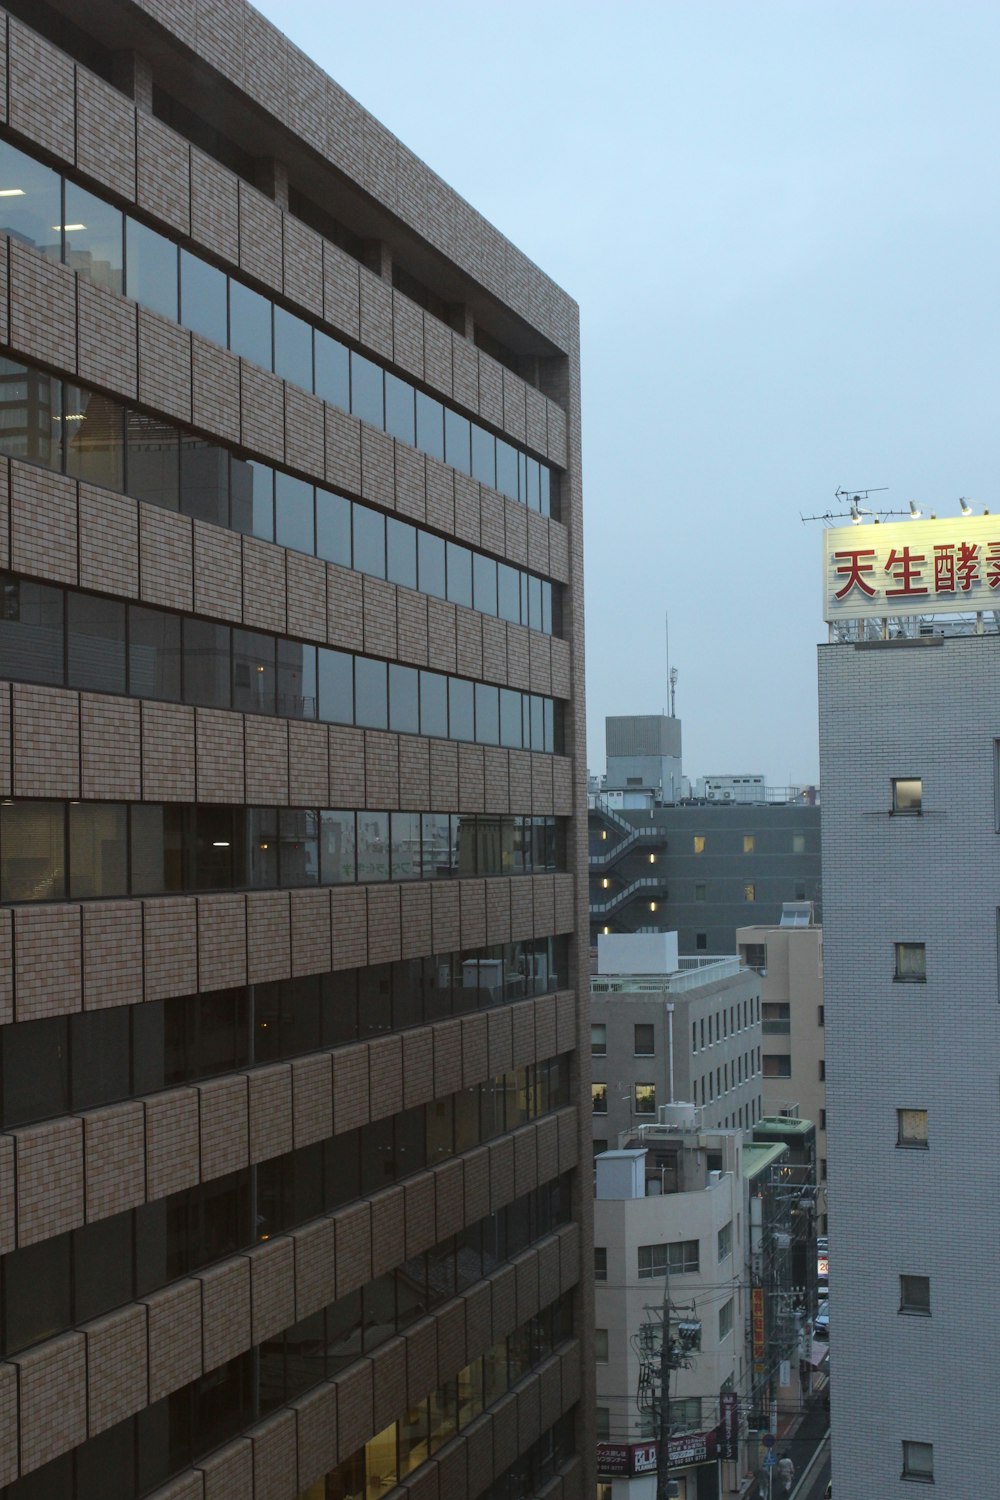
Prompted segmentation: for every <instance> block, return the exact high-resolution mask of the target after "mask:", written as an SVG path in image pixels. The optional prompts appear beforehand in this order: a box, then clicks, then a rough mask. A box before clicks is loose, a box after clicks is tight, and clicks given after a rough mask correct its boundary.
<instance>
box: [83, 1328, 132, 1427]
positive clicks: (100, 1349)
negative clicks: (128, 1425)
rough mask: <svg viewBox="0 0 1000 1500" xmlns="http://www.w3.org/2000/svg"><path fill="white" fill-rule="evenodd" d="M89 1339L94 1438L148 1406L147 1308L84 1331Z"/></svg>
mask: <svg viewBox="0 0 1000 1500" xmlns="http://www.w3.org/2000/svg"><path fill="white" fill-rule="evenodd" d="M83 1332H84V1335H85V1337H86V1340H87V1430H88V1435H89V1436H90V1437H94V1436H95V1435H96V1434H97V1433H99V1432H104V1431H105V1429H106V1428H108V1427H112V1426H114V1424H115V1423H116V1422H123V1421H124V1420H125V1418H126V1417H130V1416H132V1415H133V1414H134V1413H135V1412H137V1411H141V1410H142V1408H143V1407H144V1406H145V1405H146V1402H147V1399H148V1395H147V1360H148V1349H147V1342H146V1309H145V1308H144V1307H127V1308H122V1309H120V1310H119V1311H118V1312H115V1313H111V1314H110V1315H108V1316H107V1317H104V1318H98V1319H97V1321H96V1322H93V1323H89V1324H88V1325H87V1327H86V1328H85V1329H84V1330H83Z"/></svg>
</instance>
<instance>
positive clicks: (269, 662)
mask: <svg viewBox="0 0 1000 1500" xmlns="http://www.w3.org/2000/svg"><path fill="white" fill-rule="evenodd" d="M275 666H276V662H275V641H274V637H273V636H271V635H261V634H260V633H259V632H258V631H254V630H234V631H233V707H234V708H238V709H242V710H243V711H244V712H245V713H257V714H273V713H274V701H275V698H274V695H275Z"/></svg>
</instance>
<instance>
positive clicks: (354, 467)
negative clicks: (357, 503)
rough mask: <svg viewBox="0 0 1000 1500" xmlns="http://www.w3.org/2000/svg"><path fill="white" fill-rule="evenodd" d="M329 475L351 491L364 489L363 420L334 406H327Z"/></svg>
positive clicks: (329, 478)
mask: <svg viewBox="0 0 1000 1500" xmlns="http://www.w3.org/2000/svg"><path fill="white" fill-rule="evenodd" d="M324 418H325V423H326V479H327V483H328V484H332V485H334V486H336V488H337V489H345V490H347V491H348V492H349V493H350V494H352V495H357V494H360V492H361V424H360V422H358V421H357V419H356V418H354V417H349V416H347V414H346V413H345V412H342V411H338V410H337V408H336V407H335V406H327V407H326V408H325V410H324Z"/></svg>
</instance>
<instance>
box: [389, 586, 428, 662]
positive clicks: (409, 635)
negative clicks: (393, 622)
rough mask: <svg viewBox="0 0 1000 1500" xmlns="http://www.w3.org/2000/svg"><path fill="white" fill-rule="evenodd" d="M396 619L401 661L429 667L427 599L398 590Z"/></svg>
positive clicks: (405, 589) (411, 591) (405, 590)
mask: <svg viewBox="0 0 1000 1500" xmlns="http://www.w3.org/2000/svg"><path fill="white" fill-rule="evenodd" d="M395 592H396V619H397V629H398V654H399V659H400V661H404V662H411V663H412V664H413V665H414V666H418V667H426V665H427V599H426V597H425V595H423V594H417V593H415V592H413V590H411V589H407V588H397V589H396V591H395Z"/></svg>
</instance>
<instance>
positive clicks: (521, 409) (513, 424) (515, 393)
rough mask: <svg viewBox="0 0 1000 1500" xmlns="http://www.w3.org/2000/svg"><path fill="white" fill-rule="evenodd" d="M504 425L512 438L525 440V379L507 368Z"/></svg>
mask: <svg viewBox="0 0 1000 1500" xmlns="http://www.w3.org/2000/svg"><path fill="white" fill-rule="evenodd" d="M503 425H504V431H505V432H507V433H509V435H510V436H511V437H512V438H514V439H515V440H516V441H517V442H519V443H523V442H524V439H525V405H524V381H523V380H521V379H520V378H519V376H517V375H515V374H513V373H512V372H511V371H510V370H507V369H505V370H504V372H503Z"/></svg>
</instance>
